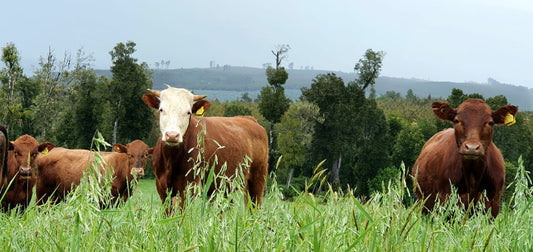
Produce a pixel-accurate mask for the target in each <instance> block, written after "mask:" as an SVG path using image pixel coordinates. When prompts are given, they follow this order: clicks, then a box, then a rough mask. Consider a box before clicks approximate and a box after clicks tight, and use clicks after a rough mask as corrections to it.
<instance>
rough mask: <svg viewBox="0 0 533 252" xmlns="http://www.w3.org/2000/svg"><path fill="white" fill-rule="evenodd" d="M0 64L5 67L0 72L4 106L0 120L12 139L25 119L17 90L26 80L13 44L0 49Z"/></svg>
mask: <svg viewBox="0 0 533 252" xmlns="http://www.w3.org/2000/svg"><path fill="white" fill-rule="evenodd" d="M2 62H3V63H4V65H5V67H4V68H2V69H1V70H0V82H1V83H2V88H1V89H0V102H2V104H4V109H2V110H0V120H1V123H2V124H3V125H4V126H5V127H6V129H7V131H8V135H9V138H10V139H12V137H15V136H16V132H20V126H21V124H22V120H23V119H25V113H24V107H23V105H22V100H23V98H22V97H23V96H21V95H20V91H19V88H20V86H21V83H22V82H24V81H25V80H26V77H25V76H24V74H23V71H22V67H21V66H20V55H19V52H18V50H17V48H16V47H15V45H14V44H13V43H7V44H6V46H5V47H2Z"/></svg>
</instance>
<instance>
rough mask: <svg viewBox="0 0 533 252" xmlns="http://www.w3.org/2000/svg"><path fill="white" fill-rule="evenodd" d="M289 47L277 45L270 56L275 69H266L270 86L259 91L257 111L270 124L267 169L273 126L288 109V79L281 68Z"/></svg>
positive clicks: (272, 144) (271, 148)
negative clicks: (274, 60) (273, 60)
mask: <svg viewBox="0 0 533 252" xmlns="http://www.w3.org/2000/svg"><path fill="white" fill-rule="evenodd" d="M289 49H290V47H289V45H279V46H278V47H277V49H276V50H274V51H272V54H273V55H274V56H275V58H276V68H273V67H271V66H268V67H267V69H266V76H267V81H268V84H269V85H270V86H265V87H263V88H262V89H261V93H260V97H259V111H260V112H261V114H262V115H263V116H264V117H265V119H267V120H268V121H269V122H270V130H269V139H270V141H269V145H268V147H269V151H268V152H269V164H270V166H269V167H272V164H273V160H274V153H273V149H274V148H273V146H274V145H275V141H274V135H273V132H274V124H275V123H278V122H280V120H281V116H282V115H283V114H284V113H285V111H287V109H289V105H290V102H291V100H290V99H289V98H287V97H286V96H285V90H284V88H283V84H285V82H286V81H287V79H288V78H289V74H288V73H287V71H285V68H284V67H282V66H281V63H282V62H283V60H285V59H286V58H287V52H288V51H289Z"/></svg>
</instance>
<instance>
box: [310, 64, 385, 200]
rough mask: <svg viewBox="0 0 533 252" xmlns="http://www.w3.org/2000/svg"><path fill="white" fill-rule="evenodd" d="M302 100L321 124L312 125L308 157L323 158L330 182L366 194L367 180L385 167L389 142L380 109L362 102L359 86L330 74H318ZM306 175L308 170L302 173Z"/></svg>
mask: <svg viewBox="0 0 533 252" xmlns="http://www.w3.org/2000/svg"><path fill="white" fill-rule="evenodd" d="M302 97H303V98H304V99H305V100H307V101H309V102H312V103H314V104H316V105H317V106H318V108H319V111H320V116H321V117H322V118H323V119H324V120H323V122H320V123H317V124H316V125H315V132H314V135H313V142H312V145H311V146H312V152H311V153H312V155H313V158H314V160H315V162H316V161H317V160H322V159H326V160H327V161H326V167H330V169H331V175H332V178H331V180H330V181H332V182H334V183H337V182H336V181H337V180H339V178H342V180H340V181H338V183H339V184H340V185H347V184H349V185H355V186H357V189H358V190H357V193H361V194H366V193H368V187H367V186H368V183H367V182H366V181H368V180H369V179H371V178H373V177H374V176H375V175H376V174H377V171H378V170H379V169H382V168H385V167H387V166H389V163H390V160H389V156H390V153H389V151H390V146H389V143H390V139H389V136H388V125H387V122H386V120H385V116H384V113H383V111H382V110H380V109H379V108H378V107H377V103H376V101H375V100H373V99H366V98H365V93H364V90H363V89H362V88H361V87H359V85H357V84H354V83H350V84H349V85H348V86H345V85H344V82H343V80H342V79H341V78H338V77H337V76H336V75H335V74H333V73H330V74H326V75H318V76H317V77H316V78H315V79H314V80H313V83H312V84H311V88H310V89H306V88H304V89H302ZM304 174H305V175H306V176H309V171H307V172H304Z"/></svg>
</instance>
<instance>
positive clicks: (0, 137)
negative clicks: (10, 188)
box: [0, 125, 9, 195]
mask: <svg viewBox="0 0 533 252" xmlns="http://www.w3.org/2000/svg"><path fill="white" fill-rule="evenodd" d="M8 152H9V140H8V138H7V130H6V128H4V126H2V125H0V166H1V167H0V179H1V181H0V195H2V194H3V188H6V187H7V183H8V181H7V155H8Z"/></svg>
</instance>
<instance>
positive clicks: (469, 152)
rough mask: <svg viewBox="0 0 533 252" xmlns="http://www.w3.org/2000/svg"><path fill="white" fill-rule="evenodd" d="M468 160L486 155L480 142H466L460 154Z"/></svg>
mask: <svg viewBox="0 0 533 252" xmlns="http://www.w3.org/2000/svg"><path fill="white" fill-rule="evenodd" d="M459 154H461V155H462V156H463V158H466V159H479V158H482V157H483V156H484V155H485V148H483V145H482V144H481V143H479V142H465V143H463V144H462V145H461V151H460V152H459Z"/></svg>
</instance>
